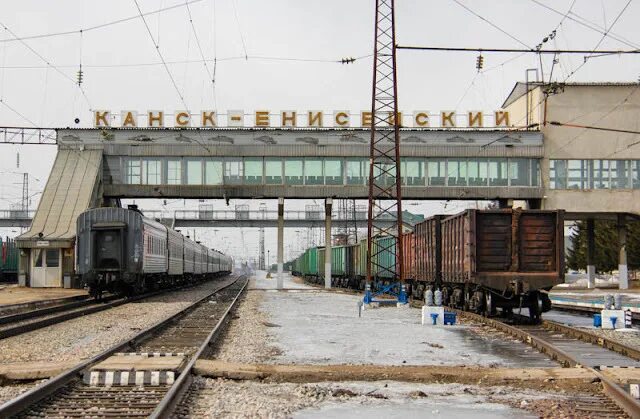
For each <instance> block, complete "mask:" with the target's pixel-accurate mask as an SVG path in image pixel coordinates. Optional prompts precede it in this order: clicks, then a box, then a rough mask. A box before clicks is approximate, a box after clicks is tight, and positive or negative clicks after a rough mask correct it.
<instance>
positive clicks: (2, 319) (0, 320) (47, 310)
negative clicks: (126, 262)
mask: <svg viewBox="0 0 640 419" xmlns="http://www.w3.org/2000/svg"><path fill="white" fill-rule="evenodd" d="M94 302H95V301H93V300H92V299H91V298H90V297H87V298H84V299H82V300H80V301H71V302H68V303H61V304H57V305H51V306H48V307H43V308H36V309H33V310H29V311H23V312H21V313H15V314H7V315H4V316H0V325H3V324H9V323H16V322H21V321H24V320H29V319H33V318H35V317H40V316H45V315H47V314H53V313H58V312H60V311H65V310H71V309H74V308H79V307H83V306H87V305H91V304H93V303H94Z"/></svg>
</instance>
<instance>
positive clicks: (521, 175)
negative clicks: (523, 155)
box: [509, 159, 531, 186]
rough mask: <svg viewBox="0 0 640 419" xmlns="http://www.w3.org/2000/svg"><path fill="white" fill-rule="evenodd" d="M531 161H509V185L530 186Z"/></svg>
mask: <svg viewBox="0 0 640 419" xmlns="http://www.w3.org/2000/svg"><path fill="white" fill-rule="evenodd" d="M530 163H531V160H529V159H509V185H510V186H529V185H530V184H531V164H530Z"/></svg>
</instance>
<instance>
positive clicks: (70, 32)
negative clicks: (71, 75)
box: [0, 0, 204, 43]
mask: <svg viewBox="0 0 640 419" xmlns="http://www.w3.org/2000/svg"><path fill="white" fill-rule="evenodd" d="M202 1H204V0H188V1H186V3H187V4H194V3H200V2H202ZM181 7H185V3H180V4H175V5H173V6H168V7H163V8H160V9H156V10H153V11H150V12H145V13H144V14H143V15H144V16H150V15H154V14H156V13H162V12H166V11H169V10H173V9H178V8H181ZM139 17H140V15H134V16H128V17H125V18H121V19H117V20H112V21H109V22H105V23H101V24H98V25H94V26H89V27H86V28H80V29H73V30H67V31H59V32H49V33H42V34H37V35H28V36H24V37H22V38H21V39H22V40H25V41H28V40H31V39H42V38H52V37H57V36H65V35H75V34H78V33H79V32H81V31H82V32H85V33H86V32H90V31H95V30H98V29H102V28H106V27H109V26H113V25H118V24H120V23H125V22H130V21H132V20H135V19H138V18H139ZM15 41H17V40H16V39H11V38H6V39H0V43H5V42H15Z"/></svg>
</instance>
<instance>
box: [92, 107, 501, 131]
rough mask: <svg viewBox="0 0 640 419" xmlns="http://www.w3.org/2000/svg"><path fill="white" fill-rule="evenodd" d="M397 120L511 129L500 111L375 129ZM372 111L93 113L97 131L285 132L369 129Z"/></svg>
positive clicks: (430, 116) (446, 114)
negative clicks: (253, 129) (227, 129)
mask: <svg viewBox="0 0 640 419" xmlns="http://www.w3.org/2000/svg"><path fill="white" fill-rule="evenodd" d="M395 118H398V119H399V120H400V125H401V126H403V127H414V128H457V127H462V128H482V127H509V126H510V125H509V112H508V111H504V110H497V111H494V112H493V113H491V112H489V113H485V112H482V111H469V112H465V113H458V112H456V111H441V112H429V111H413V112H412V113H409V114H405V113H402V112H398V115H396V116H395V117H394V115H393V113H389V114H387V115H382V117H380V116H376V119H377V121H376V126H380V125H382V126H393V125H394V120H395ZM373 122H374V121H373V117H372V115H371V111H362V112H359V113H352V112H350V111H347V110H336V111H333V112H324V111H305V112H298V111H280V112H275V113H274V112H271V111H269V110H257V111H254V112H252V113H245V112H244V111H243V110H229V111H227V113H226V114H218V113H217V112H216V111H214V110H206V111H200V112H199V113H192V112H190V111H187V110H177V111H174V112H173V113H165V112H164V111H160V110H152V111H147V112H145V113H138V112H137V111H133V110H123V111H120V112H119V115H116V114H113V113H112V112H111V111H106V110H100V111H94V118H93V125H94V127H96V128H106V127H116V126H119V127H122V128H167V127H173V128H187V127H197V128H215V127H238V128H240V127H257V128H268V127H282V128H323V127H334V128H348V127H358V128H367V127H370V126H371V124H372V123H373Z"/></svg>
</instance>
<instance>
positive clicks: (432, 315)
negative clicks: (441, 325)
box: [431, 313, 438, 326]
mask: <svg viewBox="0 0 640 419" xmlns="http://www.w3.org/2000/svg"><path fill="white" fill-rule="evenodd" d="M431 320H432V321H433V325H434V326H435V325H436V324H438V313H431Z"/></svg>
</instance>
